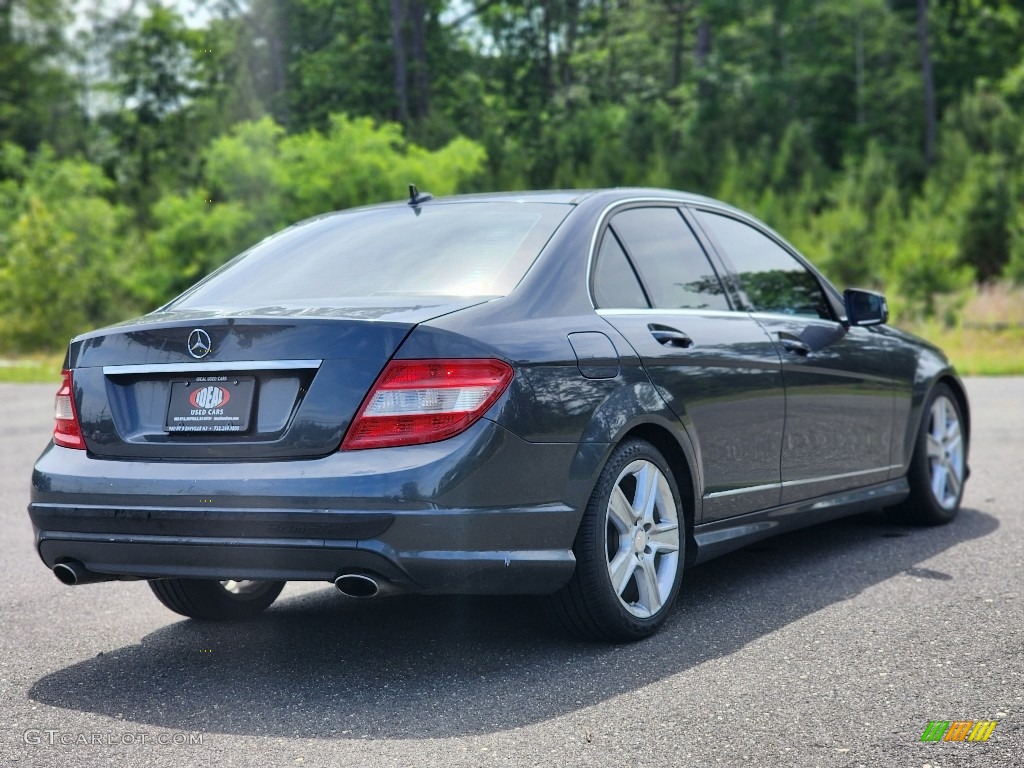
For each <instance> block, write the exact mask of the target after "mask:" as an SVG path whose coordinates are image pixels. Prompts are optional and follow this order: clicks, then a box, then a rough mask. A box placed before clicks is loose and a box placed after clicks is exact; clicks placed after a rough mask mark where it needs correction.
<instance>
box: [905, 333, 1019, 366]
mask: <svg viewBox="0 0 1024 768" xmlns="http://www.w3.org/2000/svg"><path fill="white" fill-rule="evenodd" d="M906 330H908V331H910V332H911V333H914V334H916V335H918V336H920V337H921V338H923V339H927V340H928V341H930V342H931V343H932V344H935V345H936V346H938V347H940V348H941V349H942V351H943V352H945V353H946V355H947V356H948V357H949V359H950V360H951V361H952V363H953V365H955V366H956V370H957V373H959V374H960V375H961V376H1020V375H1024V327H1019V328H999V327H997V328H985V327H971V326H963V325H962V326H959V327H954V328H947V327H944V326H943V324H942V323H939V322H930V323H924V324H916V325H911V326H908V327H907V328H906Z"/></svg>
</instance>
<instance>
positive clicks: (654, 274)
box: [593, 204, 785, 522]
mask: <svg viewBox="0 0 1024 768" xmlns="http://www.w3.org/2000/svg"><path fill="white" fill-rule="evenodd" d="M593 293H594V299H595V304H596V306H597V308H598V314H600V315H601V316H602V317H603V318H604V319H605V320H606V321H608V322H609V323H610V324H611V325H613V326H614V327H615V328H616V329H617V330H618V331H619V332H620V333H621V334H622V335H623V336H624V337H625V338H626V339H627V340H628V341H629V343H630V344H631V345H632V346H633V348H634V349H635V350H636V352H637V354H638V355H639V357H640V359H641V360H642V362H643V365H644V367H645V368H646V370H647V372H648V375H649V376H650V378H651V380H652V382H653V383H654V385H655V386H656V387H658V389H659V390H660V392H661V393H662V396H663V397H664V398H665V401H666V402H667V403H668V405H669V407H670V408H671V409H672V410H673V412H674V413H675V415H676V416H677V417H678V418H679V420H680V421H681V422H682V424H683V425H684V426H685V427H686V429H687V431H688V432H689V433H690V435H691V438H693V442H694V444H695V447H696V449H697V451H698V457H699V461H700V462H701V465H702V467H703V480H704V488H703V497H704V498H703V505H704V509H703V516H702V517H699V520H700V521H701V522H708V521H711V520H716V519H720V518H723V517H729V516H731V515H737V514H742V513H744V512H750V511H753V510H756V509H762V508H765V507H771V506H774V505H775V504H777V503H778V501H779V481H780V478H779V450H780V445H781V442H782V431H783V426H784V417H785V409H784V394H783V385H782V375H781V363H780V360H779V353H778V351H777V350H776V348H775V346H774V345H773V344H772V341H771V339H770V338H769V337H768V335H767V334H766V333H765V331H764V329H763V328H762V327H761V326H760V325H759V324H758V323H757V322H756V321H755V320H753V319H752V318H751V317H750V316H749V315H748V314H746V313H744V312H734V311H732V307H731V305H730V302H729V299H728V297H727V296H726V293H725V291H724V290H723V286H722V284H721V282H720V280H719V276H718V273H717V272H716V270H715V268H714V267H713V266H712V263H711V262H710V261H709V259H708V257H707V254H705V252H704V250H703V249H702V248H701V246H700V244H699V243H698V241H697V238H696V237H695V236H694V233H693V231H692V230H691V229H690V227H689V225H688V224H687V222H686V220H685V219H684V218H683V215H682V213H681V212H680V210H679V209H678V208H676V207H673V206H670V205H661V206H658V205H654V204H650V205H641V206H634V207H630V208H627V209H625V210H621V211H619V212H617V213H616V214H614V216H612V217H611V219H610V220H609V223H608V225H607V226H606V228H605V230H604V232H603V234H602V237H601V241H600V244H599V248H598V252H597V257H596V263H595V268H594V276H593Z"/></svg>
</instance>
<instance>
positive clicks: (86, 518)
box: [29, 421, 579, 594]
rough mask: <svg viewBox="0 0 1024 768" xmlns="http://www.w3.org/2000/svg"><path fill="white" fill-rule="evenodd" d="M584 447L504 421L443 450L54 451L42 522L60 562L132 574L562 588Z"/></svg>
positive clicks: (40, 491) (34, 504) (44, 482)
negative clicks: (222, 458) (568, 496)
mask: <svg viewBox="0 0 1024 768" xmlns="http://www.w3.org/2000/svg"><path fill="white" fill-rule="evenodd" d="M575 449H576V446H575V445H570V444H561V443H558V444H554V443H552V444H536V443H527V442H525V441H523V440H520V439H519V438H517V437H515V436H514V435H512V434H511V433H509V432H507V431H506V430H503V429H502V428H500V427H498V426H497V425H495V424H493V423H492V422H488V421H481V422H478V423H477V424H476V425H474V427H473V428H471V429H470V430H468V431H467V432H466V433H464V434H463V435H460V436H458V437H456V438H453V439H451V440H447V441H444V442H442V443H435V444H432V445H423V446H412V447H409V448H401V449H390V448H389V449H382V450H370V451H358V452H351V453H336V454H332V455H330V456H326V457H323V458H319V459H309V460H296V461H273V462H232V463H213V462H206V463H185V462H138V461H122V460H110V459H97V458H95V457H91V456H89V455H87V454H86V452H85V451H76V450H70V449H65V448H59V447H54V446H50V447H49V448H47V450H46V451H44V453H43V455H42V456H41V457H40V458H39V460H38V462H37V464H36V468H35V471H34V473H33V489H32V501H31V504H30V505H29V514H30V516H31V518H32V523H33V526H34V527H35V530H36V542H37V547H38V551H39V554H40V557H41V558H42V559H43V562H44V563H46V565H47V566H48V567H50V568H52V567H53V566H54V565H56V564H57V563H60V562H65V561H69V560H75V561H78V562H80V563H82V564H83V565H84V566H85V567H86V568H87V569H88V570H89V571H92V572H94V573H98V574H106V575H111V576H115V577H127V578H162V577H177V578H208V579H275V580H276V579H281V580H306V581H321V580H322V581H330V580H333V579H334V578H335V577H336V576H338V575H339V574H341V573H353V572H359V573H371V574H374V575H376V576H377V577H379V578H381V579H383V580H385V581H387V582H390V583H392V584H394V585H395V586H396V587H399V588H401V589H405V590H409V591H414V592H431V593H464V594H517V593H518V594H528V593H548V592H553V591H556V590H557V589H558V588H559V587H561V586H562V585H563V584H564V583H565V582H566V581H568V579H569V578H570V576H571V575H572V572H573V569H574V568H575V560H574V558H573V555H572V551H571V548H572V542H573V539H574V537H575V534H576V528H577V526H578V523H579V512H578V511H577V509H576V508H575V506H574V505H572V504H569V503H566V502H565V501H563V498H564V496H565V492H566V478H567V477H568V476H569V472H570V467H571V465H572V462H573V456H574V454H575Z"/></svg>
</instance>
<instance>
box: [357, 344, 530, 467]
mask: <svg viewBox="0 0 1024 768" xmlns="http://www.w3.org/2000/svg"><path fill="white" fill-rule="evenodd" d="M510 381H512V366H510V365H509V364H508V363H504V362H502V361H501V360H488V359H485V360H392V361H391V362H390V363H388V365H387V367H386V368H385V369H384V372H383V373H382V374H381V375H380V376H379V377H378V378H377V381H376V382H375V383H374V385H373V388H372V389H371V390H370V394H368V395H367V396H366V399H365V400H364V401H363V405H362V407H361V408H360V409H359V413H358V414H356V417H355V419H354V420H353V421H352V426H351V427H349V430H348V434H346V435H345V439H344V440H343V441H342V443H341V450H343V451H348V450H357V449H360V448H389V447H394V446H399V445H418V444H420V443H433V442H437V441H438V440H445V439H447V438H449V437H454V436H455V435H457V434H459V433H460V432H463V431H464V430H466V429H468V428H469V427H470V426H472V424H473V423H474V422H476V420H477V419H479V418H480V417H481V416H483V414H484V413H485V412H486V411H487V409H488V408H490V407H491V406H492V405H493V404H494V402H495V401H496V400H497V399H498V398H499V397H501V395H502V393H503V392H504V391H505V389H506V388H507V387H508V384H509V382H510Z"/></svg>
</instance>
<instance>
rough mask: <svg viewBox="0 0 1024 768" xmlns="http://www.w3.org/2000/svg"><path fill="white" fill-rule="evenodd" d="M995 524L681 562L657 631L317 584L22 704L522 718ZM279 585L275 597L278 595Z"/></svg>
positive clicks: (151, 643) (681, 662)
mask: <svg viewBox="0 0 1024 768" xmlns="http://www.w3.org/2000/svg"><path fill="white" fill-rule="evenodd" d="M997 528H998V522H997V520H996V519H995V518H994V517H992V516H991V515H988V514H986V513H984V512H980V511H978V510H975V509H964V510H962V511H961V514H960V516H959V517H958V519H957V521H956V522H955V523H954V524H952V525H948V526H944V527H940V528H930V529H911V528H904V527H899V526H894V525H892V524H890V523H888V522H886V521H885V520H884V519H882V518H881V516H879V515H862V516H857V517H852V518H847V519H845V520H839V521H836V522H833V523H827V524H825V525H821V526H817V527H814V528H810V529H807V530H804V531H799V532H796V533H791V534H786V535H783V536H780V537H777V538H774V539H770V540H768V541H765V542H763V543H761V544H758V545H754V546H752V547H748V548H747V549H744V550H741V551H739V552H735V553H733V554H730V555H727V556H725V557H722V558H719V559H718V560H715V561H712V562H710V563H708V564H706V565H702V566H700V567H698V568H695V569H693V570H690V571H688V572H687V573H686V576H685V578H684V584H683V593H682V595H681V597H680V601H679V603H678V604H677V607H676V609H675V611H674V612H673V614H672V616H671V617H670V618H669V621H668V622H667V624H666V625H665V626H664V627H663V629H662V631H661V632H660V633H659V634H657V635H656V636H655V637H653V638H651V639H649V640H646V641H643V642H640V643H636V644H627V645H603V644H595V643H583V642H577V641H574V640H571V639H569V638H567V637H566V636H565V635H563V634H562V633H561V632H560V631H559V630H558V629H556V628H555V627H554V626H553V625H551V624H549V623H548V621H547V620H546V618H545V616H544V614H543V611H542V610H541V609H540V605H539V602H538V601H537V600H536V599H534V598H525V597H503V598H481V597H471V598H470V597H467V598H459V597H423V596H396V597H388V598H381V599H377V600H365V601H359V600H354V599H349V598H343V597H341V596H340V595H338V593H337V592H336V591H335V590H334V589H333V588H332V587H329V586H325V588H324V589H323V590H319V591H313V592H308V593H306V594H302V595H299V596H297V597H294V598H290V599H288V598H285V599H283V600H281V601H280V602H278V603H277V604H275V605H274V606H273V607H272V608H271V609H270V610H269V611H267V612H266V613H265V614H264V615H262V616H260V617H258V618H256V619H252V620H249V621H245V622H240V623H234V624H209V623H201V622H197V621H190V620H181V621H178V622H175V623H173V624H170V625H168V626H166V627H164V628H162V629H160V630H158V631H156V632H153V633H152V634H150V635H148V636H146V637H145V638H143V640H142V642H141V644H139V645H132V646H127V647H124V648H121V649H118V650H116V651H114V652H109V653H105V654H102V655H100V656H97V657H95V658H93V659H89V660H88V661H84V662H81V663H77V664H74V665H72V666H69V667H67V668H65V669H61V670H59V671H56V672H53V673H51V674H48V675H46V676H45V677H43V678H41V679H40V680H38V681H37V682H36V683H35V684H34V685H33V686H32V688H31V690H30V692H29V695H30V697H31V698H32V699H33V700H35V701H37V702H40V703H43V704H47V705H50V706H54V707H62V708H65V709H72V710H78V711H83V712H92V713H99V714H103V715H107V716H110V717H118V718H123V719H124V720H127V721H131V722H135V723H145V724H150V725H152V726H156V727H161V728H167V729H173V730H176V731H195V732H203V733H224V734H239V735H264V736H277V737H290V738H342V739H348V738H379V739H392V738H435V737H450V736H460V735H468V734H480V733H489V732H495V731H503V730H508V729H512V728H517V727H522V726H526V725H530V724H532V723H537V722H541V721H544V720H548V719H550V718H554V717H558V716H560V715H563V714H566V713H568V712H572V711H575V710H579V709H582V708H584V707H588V706H590V705H593V704H596V703H598V702H601V701H604V700H606V699H609V698H611V697H614V696H617V695H619V694H622V693H625V692H628V691H632V690H635V689H638V688H641V687H643V686H646V685H649V684H651V683H653V682H656V681H658V680H660V679H663V678H666V677H669V676H671V675H674V674H676V673H679V672H682V671H685V670H687V669H690V668H692V667H694V666H696V665H699V664H702V663H704V662H706V661H708V660H711V659H716V658H721V657H726V656H728V655H729V654H731V653H733V652H735V651H736V650H738V649H740V648H742V647H744V646H746V645H747V644H749V643H751V642H752V641H753V640H756V639H757V638H759V637H762V636H765V635H768V634H769V633H772V632H774V631H775V630H778V629H779V628H781V627H783V626H785V625H787V624H790V623H791V622H794V621H797V620H799V619H801V618H803V617H805V616H808V615H810V614H812V613H814V612H816V611H819V610H821V609H823V608H825V607H827V606H829V605H832V604H834V603H837V602H839V601H843V600H847V599H850V598H852V597H855V596H856V595H857V594H858V593H860V592H861V591H863V590H865V589H868V588H870V587H872V586H874V585H876V584H879V583H881V582H883V581H886V580H888V579H893V578H906V577H913V578H918V579H920V578H926V579H936V580H939V581H944V580H949V579H952V578H953V577H952V576H951V575H950V574H945V573H941V572H939V571H935V570H933V569H930V568H927V567H923V566H920V565H919V564H920V563H923V562H924V561H927V560H928V559H930V558H931V557H933V556H935V555H937V554H938V553H940V552H943V551H945V550H946V549H949V548H950V547H953V546H955V545H957V544H959V543H961V542H964V541H968V540H971V539H975V538H979V537H982V536H987V535H989V534H991V533H992V532H993V531H995V530H996V529H997ZM285 594H286V595H287V592H286V593H285Z"/></svg>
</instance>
